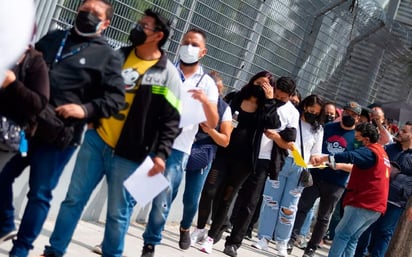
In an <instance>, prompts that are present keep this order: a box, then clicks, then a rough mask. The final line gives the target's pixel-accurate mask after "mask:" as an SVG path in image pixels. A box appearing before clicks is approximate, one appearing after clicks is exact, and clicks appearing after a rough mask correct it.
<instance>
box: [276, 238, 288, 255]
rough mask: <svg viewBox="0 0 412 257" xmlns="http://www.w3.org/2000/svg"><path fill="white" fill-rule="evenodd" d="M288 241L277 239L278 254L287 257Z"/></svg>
mask: <svg viewBox="0 0 412 257" xmlns="http://www.w3.org/2000/svg"><path fill="white" fill-rule="evenodd" d="M287 248H288V242H287V241H277V242H276V249H277V250H278V254H277V255H278V256H281V257H287V256H288V251H287Z"/></svg>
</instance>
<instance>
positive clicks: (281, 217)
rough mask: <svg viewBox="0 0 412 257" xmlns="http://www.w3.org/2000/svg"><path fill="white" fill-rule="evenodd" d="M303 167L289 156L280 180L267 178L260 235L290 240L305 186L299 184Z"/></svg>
mask: <svg viewBox="0 0 412 257" xmlns="http://www.w3.org/2000/svg"><path fill="white" fill-rule="evenodd" d="M301 171H302V168H300V167H298V166H296V164H295V162H294V160H293V158H291V157H287V158H286V160H285V164H284V165H283V167H282V170H281V171H280V173H279V180H270V179H269V178H267V179H266V182H265V189H264V192H263V203H262V208H261V212H260V218H259V227H258V237H259V238H262V237H264V238H266V239H268V240H272V239H274V240H276V241H286V242H287V241H288V240H289V238H290V236H291V233H292V228H293V223H294V222H295V217H296V212H297V205H298V202H299V198H300V196H301V193H302V190H303V187H301V186H299V185H298V181H299V177H300V173H301Z"/></svg>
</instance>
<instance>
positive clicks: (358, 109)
mask: <svg viewBox="0 0 412 257" xmlns="http://www.w3.org/2000/svg"><path fill="white" fill-rule="evenodd" d="M343 109H344V110H349V111H353V112H354V113H356V114H357V115H360V114H361V113H362V106H360V105H359V104H358V103H357V102H353V101H351V102H348V103H346V105H345V106H344V107H343Z"/></svg>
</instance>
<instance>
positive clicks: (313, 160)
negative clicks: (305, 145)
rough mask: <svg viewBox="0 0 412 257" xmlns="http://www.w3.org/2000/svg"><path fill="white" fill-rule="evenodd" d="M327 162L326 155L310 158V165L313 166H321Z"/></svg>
mask: <svg viewBox="0 0 412 257" xmlns="http://www.w3.org/2000/svg"><path fill="white" fill-rule="evenodd" d="M327 160H328V155H314V156H311V157H310V161H309V162H310V163H311V164H312V165H313V166H319V165H322V164H323V163H324V162H326V161H327Z"/></svg>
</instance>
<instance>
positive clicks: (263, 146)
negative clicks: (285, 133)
mask: <svg viewBox="0 0 412 257" xmlns="http://www.w3.org/2000/svg"><path fill="white" fill-rule="evenodd" d="M277 113H278V115H279V119H280V123H281V125H280V127H279V128H277V129H275V130H276V131H277V132H279V131H282V130H284V129H285V128H296V129H298V127H299V111H298V110H297V109H296V107H295V106H294V105H293V104H292V103H291V102H290V101H288V102H286V103H285V104H284V105H282V106H280V107H279V108H278V110H277ZM272 147H273V140H272V139H270V138H268V137H267V136H265V134H263V136H262V140H261V142H260V150H259V159H264V160H270V155H271V152H272Z"/></svg>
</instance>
